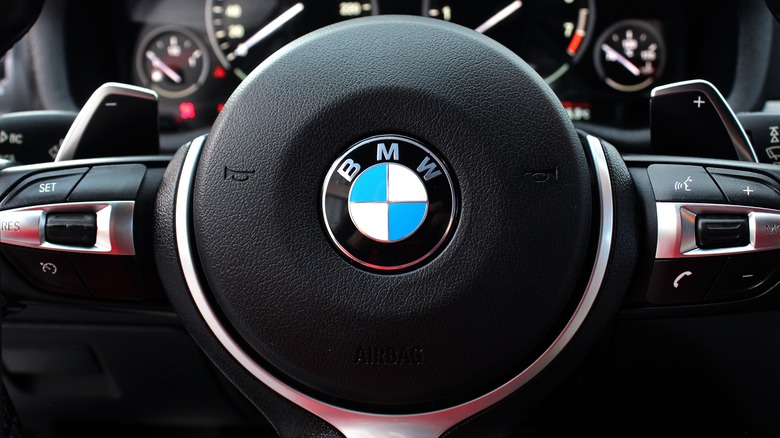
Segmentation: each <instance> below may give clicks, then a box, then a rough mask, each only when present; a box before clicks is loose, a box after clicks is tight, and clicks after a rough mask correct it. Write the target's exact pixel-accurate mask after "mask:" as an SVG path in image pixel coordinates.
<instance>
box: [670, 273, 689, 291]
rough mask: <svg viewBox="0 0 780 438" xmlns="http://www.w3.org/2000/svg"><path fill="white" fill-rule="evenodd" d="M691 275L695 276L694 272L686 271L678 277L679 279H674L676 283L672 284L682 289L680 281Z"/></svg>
mask: <svg viewBox="0 0 780 438" xmlns="http://www.w3.org/2000/svg"><path fill="white" fill-rule="evenodd" d="M689 275H693V272H691V271H685V272H683V273H682V274H680V275H678V276H677V278H675V279H674V283H672V285H673V286H674V288H675V289H677V288H678V287H680V280H682V279H683V278H685V277H687V276H689Z"/></svg>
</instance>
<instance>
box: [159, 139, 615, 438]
mask: <svg viewBox="0 0 780 438" xmlns="http://www.w3.org/2000/svg"><path fill="white" fill-rule="evenodd" d="M205 141H206V137H205V136H202V137H198V138H196V139H195V140H193V141H192V143H191V145H190V149H189V151H188V152H187V156H186V158H185V160H184V164H183V167H182V171H181V175H180V177H179V182H178V187H177V191H176V201H175V202H176V205H175V218H174V220H175V230H176V245H177V250H178V254H179V258H180V260H181V267H182V271H183V273H184V278H185V280H186V283H187V286H188V288H189V291H190V294H191V295H192V299H193V300H194V302H195V305H196V306H197V308H198V311H199V312H200V314H201V316H202V317H203V319H204V321H205V322H206V324H207V325H208V327H209V329H210V330H211V331H212V333H214V336H216V337H217V340H219V342H220V343H221V344H222V346H223V347H225V349H226V350H227V351H228V353H229V354H230V355H231V356H233V358H234V359H235V360H237V361H238V362H239V363H240V364H241V366H243V367H244V368H245V369H246V370H247V371H249V372H250V373H251V374H252V375H253V376H255V378H257V379H258V380H260V381H261V382H262V383H264V384H265V385H266V386H268V387H270V388H271V389H273V390H274V391H276V392H277V393H279V394H280V395H282V396H283V397H285V398H286V399H288V400H290V401H291V402H293V403H295V404H297V405H298V406H300V407H302V408H304V409H306V410H308V411H309V412H311V413H313V414H314V415H317V416H319V417H320V418H322V419H323V420H325V421H327V422H328V423H330V424H331V425H333V426H334V427H335V428H336V429H338V430H339V431H341V433H343V434H344V435H345V436H346V437H347V438H353V437H354V438H356V437H361V438H390V437H412V438H417V437H419V438H423V437H426V438H427V437H437V436H439V435H441V434H442V433H444V432H445V431H447V430H448V429H450V428H451V427H452V426H454V425H456V424H458V423H459V422H461V421H463V420H465V419H466V418H469V417H471V416H473V415H474V414H476V413H478V412H480V411H482V410H484V409H486V408H488V407H489V406H491V405H493V404H495V403H497V402H498V401H500V400H502V399H504V398H505V397H507V396H508V395H510V394H512V393H513V392H515V391H517V390H518V389H519V388H521V387H522V386H523V385H525V384H526V383H528V382H529V381H530V380H531V379H532V378H534V377H535V376H536V375H538V374H539V373H540V372H541V371H542V370H543V369H544V368H545V367H547V366H548V365H549V364H550V363H551V362H552V361H553V360H554V359H555V358H556V357H557V356H558V354H560V353H561V351H563V349H564V348H565V347H566V345H568V343H569V342H570V341H571V339H572V338H573V337H574V335H575V334H576V333H577V331H578V330H579V328H580V327H581V326H582V324H583V322H584V321H585V318H586V317H587V315H588V313H589V312H590V310H591V308H592V307H593V303H594V302H595V300H596V297H597V296H598V294H599V290H600V289H601V286H602V283H603V281H604V276H605V273H606V270H607V262H608V259H609V254H610V251H611V249H612V233H613V226H614V205H613V199H612V185H611V179H610V176H609V169H608V166H607V160H606V156H605V154H604V149H603V146H602V144H601V142H600V141H599V140H598V139H597V138H595V137H592V136H588V137H587V148H586V152H589V153H590V157H591V159H592V160H593V164H594V169H595V177H596V181H597V186H598V202H599V219H600V223H599V240H598V244H597V248H596V257H595V262H594V264H593V270H592V271H591V274H590V278H589V281H588V285H587V287H586V289H585V293H584V294H583V295H582V298H581V300H580V302H579V304H578V306H577V308H576V309H575V311H574V313H573V314H572V316H571V318H570V319H569V321H568V322H567V324H566V326H565V327H564V329H563V331H562V332H561V333H560V334H559V335H558V336H557V338H556V339H555V341H554V342H553V343H552V344H551V345H550V346H549V347H548V348H547V350H545V351H544V353H542V355H541V356H540V357H539V358H538V359H537V360H536V361H534V362H533V363H532V364H531V365H529V366H528V367H527V368H526V369H524V370H523V371H522V372H521V373H520V374H518V375H517V376H515V377H514V378H513V379H511V380H510V381H508V382H506V383H505V384H503V385H501V386H500V387H498V388H496V389H494V390H492V391H490V392H489V393H487V394H485V395H483V396H481V397H478V398H475V399H473V400H470V401H468V402H465V403H462V404H460V405H457V406H453V407H450V408H446V409H442V410H438V411H432V412H421V413H417V414H406V415H382V414H375V413H367V412H358V411H354V410H350V409H344V408H341V407H338V406H334V405H332V404H329V403H325V402H323V401H320V400H317V399H315V398H313V397H311V396H308V395H306V394H304V393H302V392H300V391H298V390H296V389H294V388H292V387H290V386H288V385H286V384H285V383H283V382H282V381H280V380H278V379H277V378H276V377H274V376H273V375H272V374H271V373H269V372H268V371H266V370H265V369H263V368H262V367H261V366H260V365H259V364H258V363H257V362H255V361H254V359H252V357H251V356H250V355H249V354H247V352H246V351H244V350H243V349H242V348H241V346H240V345H239V344H238V343H237V342H236V341H235V340H234V339H233V338H232V337H231V335H230V334H229V332H228V330H226V329H225V327H224V325H223V324H222V322H220V320H219V319H218V318H217V316H216V313H215V312H214V309H213V308H212V307H211V304H210V302H209V300H208V299H207V297H206V292H205V290H206V289H205V288H204V287H203V286H202V284H201V280H200V278H199V276H198V274H197V270H196V268H195V266H196V262H195V260H194V259H193V252H192V247H193V246H194V240H193V237H192V229H191V227H190V224H191V210H192V188H193V185H194V182H195V172H196V168H197V164H198V160H199V158H200V154H201V150H202V148H203V145H204V143H205Z"/></svg>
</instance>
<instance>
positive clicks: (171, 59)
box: [136, 26, 209, 98]
mask: <svg viewBox="0 0 780 438" xmlns="http://www.w3.org/2000/svg"><path fill="white" fill-rule="evenodd" d="M207 56H208V51H207V50H206V47H205V46H204V45H203V43H202V42H201V41H200V39H199V38H198V37H197V36H196V35H195V34H194V33H192V32H190V31H189V30H187V29H184V28H181V27H178V26H164V27H160V28H157V29H155V30H153V31H152V32H150V33H148V34H147V35H146V36H145V37H144V38H143V39H142V40H141V43H140V44H139V45H138V53H137V54H136V68H137V70H138V76H139V77H140V78H141V82H143V84H144V85H145V86H147V87H149V88H151V89H152V90H154V91H156V92H158V93H160V95H162V96H165V97H170V98H178V97H184V96H187V95H189V94H192V93H193V92H195V91H196V90H197V89H198V88H200V86H201V85H203V83H204V82H205V81H206V77H207V75H208V68H209V65H208V64H209V61H208V58H207Z"/></svg>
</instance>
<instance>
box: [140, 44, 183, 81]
mask: <svg viewBox="0 0 780 438" xmlns="http://www.w3.org/2000/svg"><path fill="white" fill-rule="evenodd" d="M146 59H148V60H149V61H151V63H152V65H153V66H154V68H156V69H157V70H160V71H161V72H163V73H165V76H168V77H169V78H170V79H171V80H172V81H173V82H176V83H177V84H181V81H182V79H181V76H179V74H178V73H176V72H175V71H173V69H172V68H170V67H168V64H166V63H164V62H162V59H160V58H158V57H157V55H155V54H154V52H152V51H151V50H147V51H146Z"/></svg>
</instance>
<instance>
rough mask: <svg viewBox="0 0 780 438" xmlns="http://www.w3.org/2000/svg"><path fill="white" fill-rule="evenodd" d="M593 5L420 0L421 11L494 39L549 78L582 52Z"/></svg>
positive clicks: (548, 0) (554, 0)
mask: <svg viewBox="0 0 780 438" xmlns="http://www.w3.org/2000/svg"><path fill="white" fill-rule="evenodd" d="M593 10H594V8H593V1H592V0H526V1H520V0H515V1H511V0H482V1H474V0H423V10H422V14H423V15H424V16H428V17H432V18H439V19H442V20H446V21H451V22H453V23H457V24H460V25H462V26H466V27H469V28H471V29H474V30H476V31H477V32H479V33H482V34H485V35H487V36H489V37H491V38H493V39H494V40H496V41H498V42H499V43H501V44H503V45H504V46H506V47H507V48H509V49H510V50H512V51H514V52H515V53H517V54H518V55H520V56H521V57H522V58H523V59H524V60H525V61H526V62H527V63H528V64H530V65H531V67H533V68H534V70H536V71H537V73H539V74H540V75H541V76H542V77H543V78H545V80H546V81H547V82H548V83H553V82H555V81H556V80H557V79H559V78H560V77H561V76H563V75H564V74H565V73H566V72H567V71H568V70H569V68H570V67H571V64H572V63H574V62H577V61H578V60H579V59H580V57H581V56H582V54H583V53H584V49H585V47H586V46H587V39H588V36H589V30H590V27H591V26H590V24H591V22H592V20H591V19H590V17H591V16H592V15H593Z"/></svg>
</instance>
